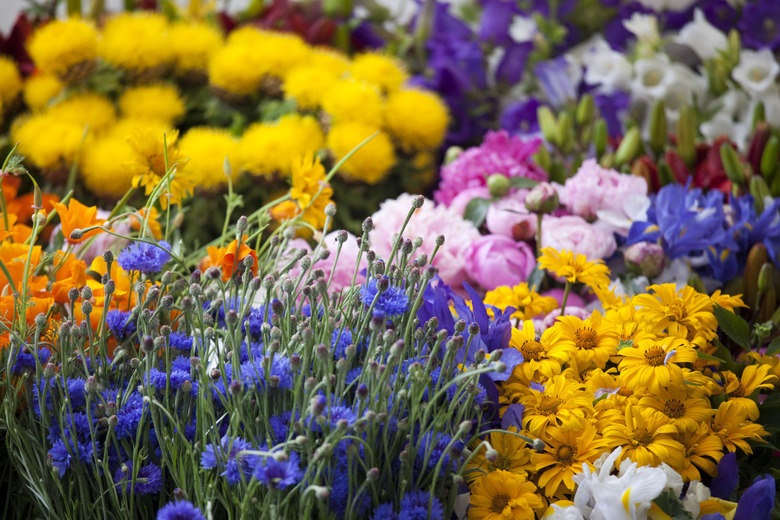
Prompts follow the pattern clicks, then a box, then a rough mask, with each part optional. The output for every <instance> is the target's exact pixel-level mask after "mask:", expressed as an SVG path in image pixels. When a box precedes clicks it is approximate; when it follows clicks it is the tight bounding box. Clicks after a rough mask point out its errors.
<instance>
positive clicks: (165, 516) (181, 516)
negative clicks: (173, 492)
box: [157, 500, 206, 520]
mask: <svg viewBox="0 0 780 520" xmlns="http://www.w3.org/2000/svg"><path fill="white" fill-rule="evenodd" d="M157 520H206V517H205V516H203V513H201V511H200V509H198V508H197V507H195V506H194V505H193V504H192V502H188V501H186V500H177V501H175V502H168V503H167V504H166V505H165V506H163V507H162V508H160V510H159V511H157Z"/></svg>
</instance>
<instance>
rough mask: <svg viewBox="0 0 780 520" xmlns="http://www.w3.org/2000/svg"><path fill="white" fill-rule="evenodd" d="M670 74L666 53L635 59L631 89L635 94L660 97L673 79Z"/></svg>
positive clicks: (653, 97) (652, 97)
mask: <svg viewBox="0 0 780 520" xmlns="http://www.w3.org/2000/svg"><path fill="white" fill-rule="evenodd" d="M672 74H673V73H672V72H671V67H670V63H669V57H668V56H667V55H666V54H656V55H655V56H653V57H652V58H643V59H640V60H636V62H635V63H634V79H633V80H632V81H631V90H632V91H633V92H634V93H635V95H640V96H646V97H649V98H650V99H660V98H662V97H664V95H665V94H666V89H667V88H668V87H669V85H670V84H671V83H672V81H674V79H675V78H674V76H673V75H672Z"/></svg>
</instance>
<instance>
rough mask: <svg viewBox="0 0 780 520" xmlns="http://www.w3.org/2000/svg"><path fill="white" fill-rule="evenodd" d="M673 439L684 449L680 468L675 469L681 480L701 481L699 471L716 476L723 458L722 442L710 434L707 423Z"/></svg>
mask: <svg viewBox="0 0 780 520" xmlns="http://www.w3.org/2000/svg"><path fill="white" fill-rule="evenodd" d="M675 438H676V439H677V440H678V441H680V443H681V444H682V445H683V447H684V448H685V451H684V452H683V464H682V467H680V468H675V469H677V472H678V473H679V474H680V475H682V477H683V480H685V481H686V482H689V481H691V480H698V481H701V480H702V478H701V473H700V472H699V470H703V471H704V472H705V473H707V474H708V475H710V476H713V477H714V476H716V475H717V472H718V462H719V461H720V459H721V457H723V442H721V440H720V438H718V436H717V435H715V434H714V433H712V430H711V429H710V425H709V423H708V422H703V423H699V425H698V426H697V427H696V429H695V430H691V431H686V432H684V433H681V434H677V435H676V436H675Z"/></svg>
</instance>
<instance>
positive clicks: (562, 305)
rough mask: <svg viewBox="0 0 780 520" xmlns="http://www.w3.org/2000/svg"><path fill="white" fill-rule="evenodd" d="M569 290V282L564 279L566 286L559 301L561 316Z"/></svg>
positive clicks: (564, 309)
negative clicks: (561, 299) (560, 301)
mask: <svg viewBox="0 0 780 520" xmlns="http://www.w3.org/2000/svg"><path fill="white" fill-rule="evenodd" d="M569 291H571V282H570V281H568V280H566V287H565V288H564V289H563V302H562V303H561V316H563V313H564V311H566V300H568V299H569Z"/></svg>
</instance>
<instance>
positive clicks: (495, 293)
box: [485, 282, 558, 320]
mask: <svg viewBox="0 0 780 520" xmlns="http://www.w3.org/2000/svg"><path fill="white" fill-rule="evenodd" d="M485 304H486V305H493V306H495V307H498V308H499V309H501V311H502V312H503V311H504V310H506V308H507V307H514V308H515V309H516V312H514V313H513V314H512V318H514V319H517V320H530V319H531V318H535V317H536V316H539V315H541V314H547V313H549V312H552V311H553V310H554V309H556V308H558V300H556V299H555V298H553V297H551V296H540V295H539V293H537V292H536V291H533V290H531V288H530V287H529V286H528V284H527V283H525V282H523V283H521V284H519V285H515V286H514V287H511V288H510V287H506V286H504V287H497V288H496V289H495V290H492V291H488V292H487V294H486V295H485Z"/></svg>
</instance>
